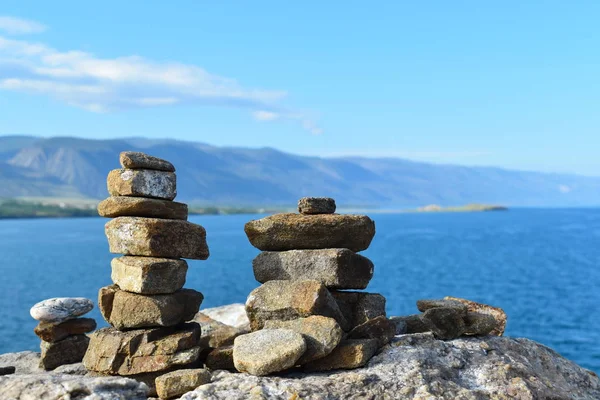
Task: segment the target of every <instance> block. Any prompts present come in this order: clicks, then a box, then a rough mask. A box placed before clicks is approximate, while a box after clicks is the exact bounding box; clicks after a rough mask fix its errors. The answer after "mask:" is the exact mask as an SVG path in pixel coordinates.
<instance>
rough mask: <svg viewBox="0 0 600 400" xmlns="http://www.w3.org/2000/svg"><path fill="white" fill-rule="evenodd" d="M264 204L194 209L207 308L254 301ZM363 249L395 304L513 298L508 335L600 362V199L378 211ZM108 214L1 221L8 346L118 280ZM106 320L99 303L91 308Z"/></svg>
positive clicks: (596, 365)
mask: <svg viewBox="0 0 600 400" xmlns="http://www.w3.org/2000/svg"><path fill="white" fill-rule="evenodd" d="M258 217H259V216H256V215H236V216H194V217H192V218H191V219H190V220H191V221H192V222H195V223H199V224H202V225H203V226H204V227H205V228H206V229H207V232H208V235H207V236H208V243H209V246H210V250H211V257H210V259H209V260H208V261H190V262H189V264H190V269H189V271H188V280H187V284H186V286H187V287H190V288H193V289H196V290H199V291H201V292H203V293H204V295H205V301H204V303H203V305H202V307H203V308H204V307H213V306H218V305H222V304H228V303H233V302H244V301H245V299H246V296H247V295H248V293H249V292H250V291H251V290H252V289H253V288H255V287H256V286H258V284H257V283H256V281H255V280H254V278H253V275H252V259H253V257H255V256H256V255H257V254H258V250H256V249H254V248H253V247H252V246H251V245H250V244H249V242H248V240H247V239H246V237H245V235H244V231H243V226H244V224H245V223H246V222H247V221H249V220H250V219H255V218H258ZM371 217H372V218H373V219H374V220H375V223H376V227H377V235H376V236H375V239H374V240H373V243H372V245H371V248H370V249H369V250H367V251H365V252H364V253H363V254H364V255H366V256H367V257H369V258H371V259H372V260H373V262H374V263H375V276H374V278H373V280H372V282H371V284H370V285H369V288H368V291H372V292H379V293H382V294H383V295H384V296H386V297H387V311H388V315H406V314H413V313H416V312H417V310H416V306H415V302H416V300H417V299H420V298H441V297H443V296H447V295H452V296H458V297H465V298H469V299H472V300H476V301H480V302H484V303H488V304H491V305H494V306H498V307H502V308H504V309H505V310H506V312H507V313H508V318H509V319H508V326H507V331H506V334H507V335H508V336H515V337H527V338H531V339H534V340H536V341H539V342H541V343H543V344H545V345H547V346H549V347H552V348H553V349H555V350H557V351H558V352H559V353H561V354H562V355H564V356H566V357H567V358H569V359H572V360H574V361H576V362H577V363H579V364H580V365H582V366H584V367H586V368H589V369H591V370H594V371H596V372H600V346H599V342H600V290H599V289H600V209H586V210H584V209H568V210H567V209H558V210H556V209H555V210H543V209H522V210H511V211H508V212H495V213H494V212H492V213H468V214H451V213H450V214H374V215H372V216H371ZM105 222H106V220H105V219H100V218H89V219H51V220H40V219H38V220H1V221H0V273H1V278H0V338H1V339H0V353H5V352H13V351H22V350H38V349H39V339H38V338H37V337H36V336H35V335H34V333H33V328H34V326H35V321H33V320H32V319H31V317H30V316H29V308H30V307H31V306H32V305H33V304H35V303H36V302H38V301H40V300H43V299H46V298H50V297H62V296H83V297H88V298H91V299H94V300H96V297H97V292H98V289H99V288H100V287H101V286H105V285H108V284H110V283H111V281H110V260H111V258H112V257H113V255H111V254H109V253H108V245H107V242H106V238H105V237H104V228H103V227H104V223H105ZM91 316H92V317H93V318H96V320H97V321H98V322H99V325H100V326H104V325H105V322H104V321H103V320H102V318H101V316H100V314H99V312H98V310H94V311H93V312H92V313H91Z"/></svg>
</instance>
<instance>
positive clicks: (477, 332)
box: [464, 312, 498, 336]
mask: <svg viewBox="0 0 600 400" xmlns="http://www.w3.org/2000/svg"><path fill="white" fill-rule="evenodd" d="M465 325H466V327H465V332H464V334H465V335H474V336H484V335H489V334H490V333H491V332H493V331H494V330H495V329H497V328H498V321H496V318H494V317H493V316H492V315H489V314H483V313H478V312H469V313H467V317H466V318H465ZM495 336H497V335H495Z"/></svg>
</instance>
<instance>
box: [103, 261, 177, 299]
mask: <svg viewBox="0 0 600 400" xmlns="http://www.w3.org/2000/svg"><path fill="white" fill-rule="evenodd" d="M110 265H111V267H112V273H111V275H110V277H111V279H112V281H113V282H114V283H115V284H116V285H118V286H119V287H120V288H121V289H122V290H125V291H128V292H132V293H139V294H169V293H175V292H176V291H178V290H179V289H181V288H183V285H184V284H185V278H186V274H187V270H188V264H187V262H185V261H184V260H175V259H171V258H156V257H135V256H125V257H119V258H113V260H112V261H111V263H110Z"/></svg>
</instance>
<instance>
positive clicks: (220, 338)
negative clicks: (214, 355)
mask: <svg viewBox="0 0 600 400" xmlns="http://www.w3.org/2000/svg"><path fill="white" fill-rule="evenodd" d="M193 321H194V322H197V323H199V324H200V327H201V328H202V336H201V337H200V346H202V348H217V347H223V346H229V345H232V344H233V340H234V339H235V338H236V337H238V336H240V335H243V334H245V333H248V331H246V330H245V329H242V328H235V327H233V326H229V325H226V324H223V323H221V322H219V321H217V320H214V319H212V318H211V317H209V316H208V315H205V314H203V313H201V312H199V313H197V314H196V316H195V317H194V320H193Z"/></svg>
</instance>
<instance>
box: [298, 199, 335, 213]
mask: <svg viewBox="0 0 600 400" xmlns="http://www.w3.org/2000/svg"><path fill="white" fill-rule="evenodd" d="M298 212H299V213H300V214H309V215H311V214H333V213H334V212H335V200H334V199H332V198H330V197H303V198H301V199H300V200H298Z"/></svg>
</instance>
